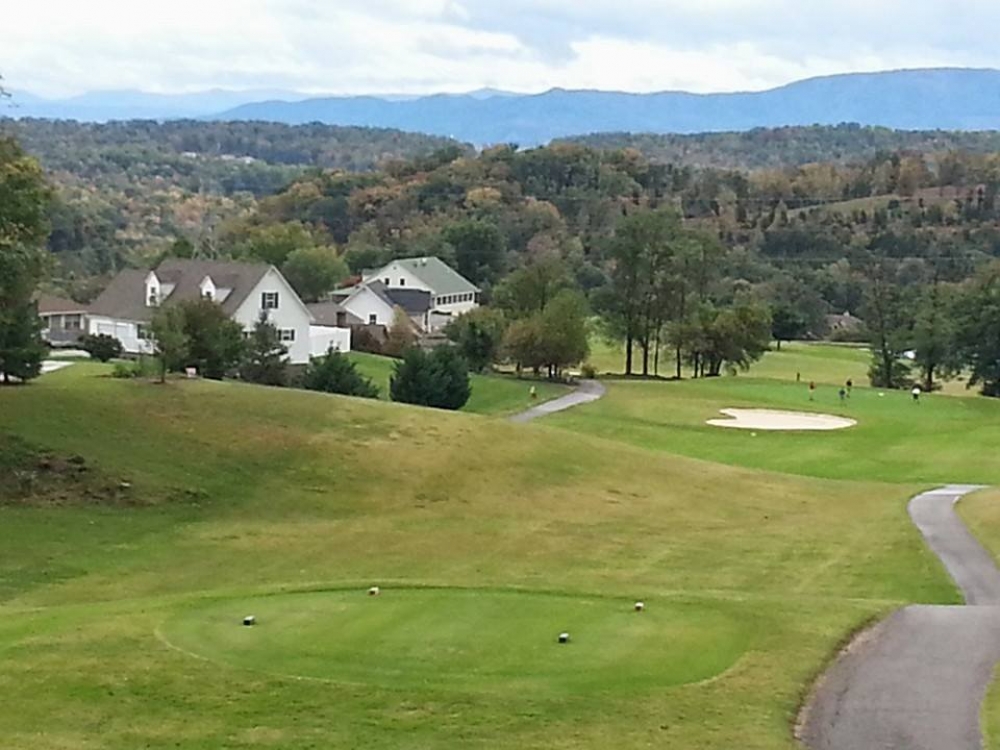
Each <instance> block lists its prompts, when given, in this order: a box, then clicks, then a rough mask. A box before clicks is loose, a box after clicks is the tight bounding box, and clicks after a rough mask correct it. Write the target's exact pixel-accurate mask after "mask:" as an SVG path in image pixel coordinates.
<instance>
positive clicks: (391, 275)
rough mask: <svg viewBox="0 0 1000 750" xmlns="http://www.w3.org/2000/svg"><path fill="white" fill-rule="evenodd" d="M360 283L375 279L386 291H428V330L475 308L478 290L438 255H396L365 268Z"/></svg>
mask: <svg viewBox="0 0 1000 750" xmlns="http://www.w3.org/2000/svg"><path fill="white" fill-rule="evenodd" d="M362 278H363V281H362V283H363V284H364V285H368V284H371V283H374V282H379V283H380V284H381V285H382V286H383V287H384V288H385V290H386V291H387V292H389V293H390V294H392V293H393V292H396V291H400V290H419V291H423V292H429V293H430V300H431V310H430V315H429V316H428V319H429V323H430V324H429V326H428V328H429V329H430V330H438V329H440V328H443V327H444V326H445V325H447V323H448V321H449V320H451V319H452V318H454V317H455V316H458V315H461V314H462V313H466V312H469V311H470V310H475V309H476V308H477V307H479V295H480V289H479V287H477V286H476V285H475V284H473V283H472V282H471V281H469V280H468V279H467V278H465V277H464V276H462V274H460V273H459V272H458V271H456V270H455V269H453V268H452V267H451V266H449V265H448V264H447V263H445V262H444V261H443V260H441V259H440V258H434V257H425V258H400V259H398V260H394V261H392V262H390V263H388V264H387V265H385V266H384V267H383V268H380V269H378V270H374V271H366V272H365V273H364V274H363V276H362Z"/></svg>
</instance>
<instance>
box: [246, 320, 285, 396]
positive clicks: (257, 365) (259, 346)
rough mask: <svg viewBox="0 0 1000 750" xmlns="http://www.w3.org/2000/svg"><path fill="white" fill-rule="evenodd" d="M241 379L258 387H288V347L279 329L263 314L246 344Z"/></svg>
mask: <svg viewBox="0 0 1000 750" xmlns="http://www.w3.org/2000/svg"><path fill="white" fill-rule="evenodd" d="M240 377H242V378H243V379H244V380H246V381H247V382H249V383H257V384H258V385H286V384H287V381H288V347H286V346H285V345H284V344H283V343H281V337H280V335H279V334H278V329H277V328H276V327H275V326H274V325H273V324H272V323H271V322H270V321H269V320H268V319H267V314H266V313H261V316H260V318H259V319H258V320H257V322H256V324H254V328H253V332H252V333H251V334H250V336H249V338H248V339H247V340H246V342H245V344H244V350H243V364H242V366H241V368H240Z"/></svg>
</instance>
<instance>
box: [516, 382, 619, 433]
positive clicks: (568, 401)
mask: <svg viewBox="0 0 1000 750" xmlns="http://www.w3.org/2000/svg"><path fill="white" fill-rule="evenodd" d="M605 392H606V389H605V387H604V386H603V385H602V384H601V383H599V382H598V381H596V380H581V381H580V385H578V386H577V387H576V388H575V389H574V390H573V392H572V393H567V394H566V395H565V396H560V397H559V398H555V399H552V400H551V401H546V402H544V403H541V404H539V405H538V406H534V407H532V408H530V409H528V410H527V411H523V412H521V413H520V414H515V415H514V416H512V417H511V418H510V421H511V422H518V423H521V424H523V423H525V422H531V421H533V420H535V419H538V418H539V417H544V416H547V415H549V414H555V413H556V412H557V411H566V409H572V408H573V407H574V406H579V405H580V404H587V403H590V402H591V401H597V399H599V398H601V397H602V396H603V395H604V394H605Z"/></svg>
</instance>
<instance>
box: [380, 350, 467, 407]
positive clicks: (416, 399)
mask: <svg viewBox="0 0 1000 750" xmlns="http://www.w3.org/2000/svg"><path fill="white" fill-rule="evenodd" d="M389 393H390V395H391V397H392V400H393V401H400V402H402V403H406V404H416V405H417V406H431V407H434V408H436V409H452V410H457V409H461V408H462V407H463V406H465V404H466V402H467V401H468V400H469V396H471V395H472V387H471V386H470V384H469V366H468V365H467V364H466V362H465V360H464V359H463V358H462V356H461V355H460V354H459V353H458V352H457V351H456V350H455V349H454V348H453V347H450V346H442V347H438V348H437V349H435V350H434V351H432V352H430V353H427V352H425V351H423V350H422V349H410V350H409V351H408V352H406V354H405V355H404V356H403V360H402V361H401V362H397V363H396V366H395V372H394V373H393V375H392V378H391V379H390V380H389Z"/></svg>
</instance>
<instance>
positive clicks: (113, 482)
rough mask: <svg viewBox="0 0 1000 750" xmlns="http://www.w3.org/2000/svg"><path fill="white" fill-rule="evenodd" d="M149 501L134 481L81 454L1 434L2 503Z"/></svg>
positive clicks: (129, 503) (115, 503)
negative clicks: (94, 462)
mask: <svg viewBox="0 0 1000 750" xmlns="http://www.w3.org/2000/svg"><path fill="white" fill-rule="evenodd" d="M146 504H148V503H147V502H146V501H144V500H143V499H142V498H141V497H139V496H137V494H136V493H135V491H134V490H133V487H132V482H131V481H129V480H128V479H127V478H124V477H112V476H109V475H108V474H106V473H105V472H103V471H101V470H100V469H99V468H98V467H96V466H94V465H92V464H91V463H90V462H89V461H87V459H86V458H84V457H83V456H78V455H63V454H59V453H56V452H54V451H49V450H45V449H43V448H39V447H38V446H35V445H32V444H30V443H28V442H26V441H24V440H22V439H20V438H17V437H14V436H12V435H0V505H8V506H12V505H31V506H59V505H110V506H133V505H146Z"/></svg>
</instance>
